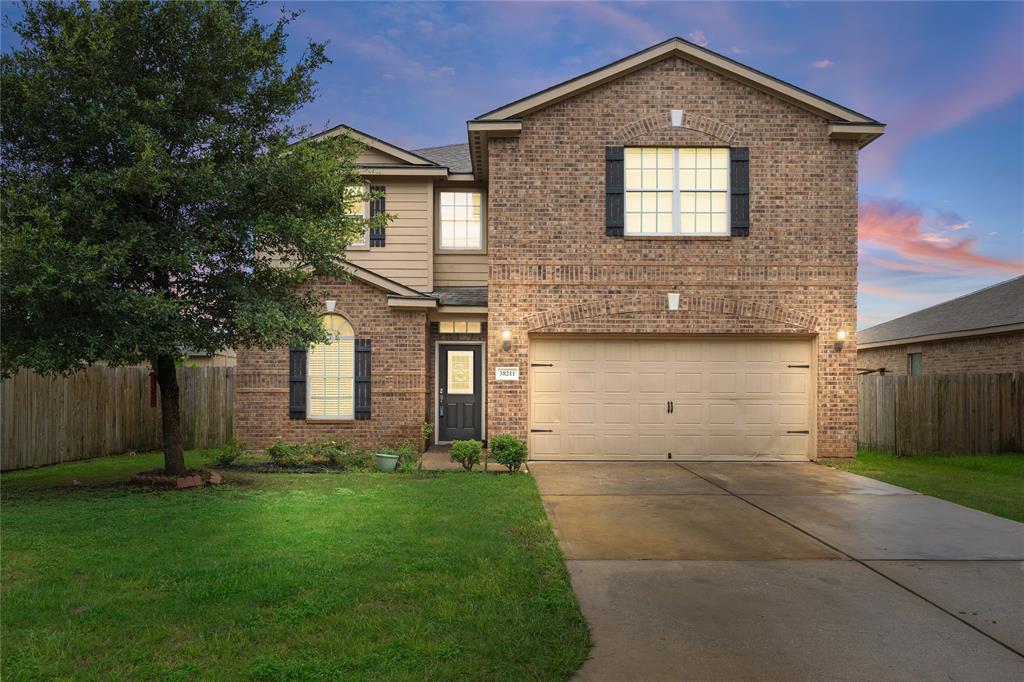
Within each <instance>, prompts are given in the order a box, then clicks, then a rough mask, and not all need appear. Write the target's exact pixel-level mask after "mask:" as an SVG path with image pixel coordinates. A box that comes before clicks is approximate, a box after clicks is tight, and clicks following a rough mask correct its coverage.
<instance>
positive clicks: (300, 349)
mask: <svg viewBox="0 0 1024 682" xmlns="http://www.w3.org/2000/svg"><path fill="white" fill-rule="evenodd" d="M288 418H289V419H305V418H306V347H305V346H291V347H289V348H288Z"/></svg>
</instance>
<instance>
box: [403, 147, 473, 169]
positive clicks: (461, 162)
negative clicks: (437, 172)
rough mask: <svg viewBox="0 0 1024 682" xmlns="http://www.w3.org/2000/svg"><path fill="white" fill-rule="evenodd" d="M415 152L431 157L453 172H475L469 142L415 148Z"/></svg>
mask: <svg viewBox="0 0 1024 682" xmlns="http://www.w3.org/2000/svg"><path fill="white" fill-rule="evenodd" d="M413 152H415V153H416V154H419V155H420V156H422V157H423V158H425V159H430V160H431V161H433V162H434V163H436V164H437V165H439V166H444V167H445V168H447V169H448V170H449V171H451V172H452V173H472V172H473V164H472V163H471V162H470V160H469V145H468V144H465V143H462V144H446V145H443V146H440V147H427V148H425V149H414V150H413Z"/></svg>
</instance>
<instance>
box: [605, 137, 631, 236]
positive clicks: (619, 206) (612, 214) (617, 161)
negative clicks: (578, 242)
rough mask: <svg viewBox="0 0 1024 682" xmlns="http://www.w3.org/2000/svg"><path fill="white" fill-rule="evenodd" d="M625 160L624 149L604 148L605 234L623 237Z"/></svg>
mask: <svg viewBox="0 0 1024 682" xmlns="http://www.w3.org/2000/svg"><path fill="white" fill-rule="evenodd" d="M625 176H626V169H625V158H624V154H623V151H622V147H605V148H604V233H605V234H606V235H608V236H609V237H621V236H622V228H623V227H624V225H625V214H626V205H625Z"/></svg>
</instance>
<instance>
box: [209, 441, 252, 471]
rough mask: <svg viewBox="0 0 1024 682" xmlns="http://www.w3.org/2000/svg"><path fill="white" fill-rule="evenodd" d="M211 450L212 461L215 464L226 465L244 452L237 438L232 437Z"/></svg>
mask: <svg viewBox="0 0 1024 682" xmlns="http://www.w3.org/2000/svg"><path fill="white" fill-rule="evenodd" d="M213 452H214V456H213V463H214V464H215V465H217V466H222V467H226V466H230V465H231V464H233V463H234V461H235V460H236V459H238V458H239V457H240V456H241V455H242V453H244V452H245V450H244V449H243V448H242V446H241V445H239V444H238V441H237V440H235V439H234V438H232V439H231V440H229V441H228V442H227V443H225V444H224V445H222V446H220V447H219V448H216V449H215V450H214V451H213Z"/></svg>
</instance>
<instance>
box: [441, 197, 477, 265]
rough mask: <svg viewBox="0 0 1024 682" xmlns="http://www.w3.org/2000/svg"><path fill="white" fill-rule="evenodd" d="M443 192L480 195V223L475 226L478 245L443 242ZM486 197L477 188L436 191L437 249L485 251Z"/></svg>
mask: <svg viewBox="0 0 1024 682" xmlns="http://www.w3.org/2000/svg"><path fill="white" fill-rule="evenodd" d="M445 194H476V195H477V196H479V197H480V224H479V225H478V226H477V230H478V231H479V235H480V240H479V246H445V244H444V241H443V240H444V213H443V207H444V195H445ZM485 202H486V197H485V195H484V192H483V190H481V189H479V188H475V187H474V188H469V187H467V188H464V189H463V188H445V189H442V190H440V191H438V193H437V251H438V252H442V253H486V250H487V228H486V226H487V217H486V214H487V207H486V205H485Z"/></svg>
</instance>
